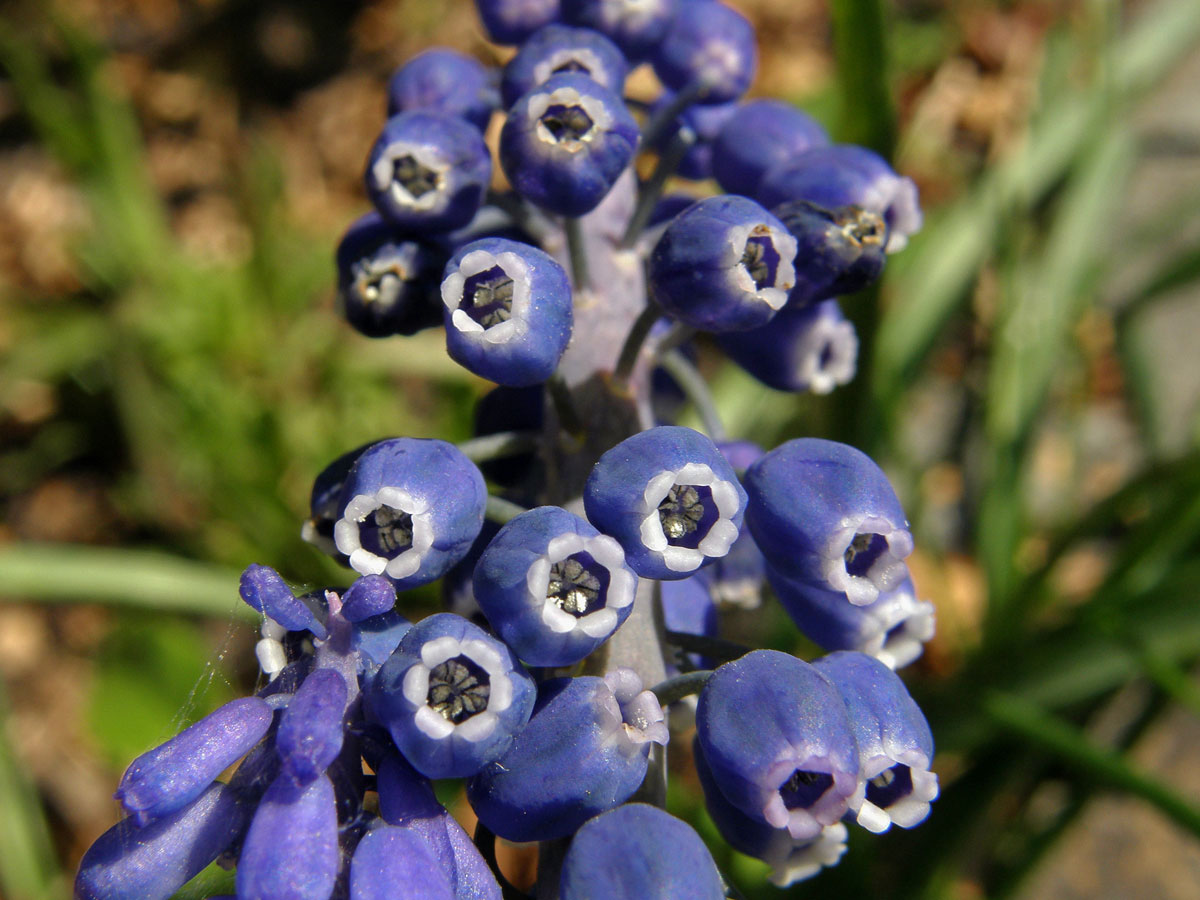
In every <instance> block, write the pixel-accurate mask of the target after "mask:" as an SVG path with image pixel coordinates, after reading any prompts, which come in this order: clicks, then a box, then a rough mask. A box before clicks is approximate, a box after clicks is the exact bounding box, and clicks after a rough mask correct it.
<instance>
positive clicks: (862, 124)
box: [831, 0, 896, 159]
mask: <svg viewBox="0 0 1200 900" xmlns="http://www.w3.org/2000/svg"><path fill="white" fill-rule="evenodd" d="M831 13H832V17H833V43H834V54H835V56H836V57H837V73H838V78H837V83H838V86H839V87H840V89H841V100H842V104H841V106H842V108H841V121H840V125H841V129H840V130H841V135H840V136H841V137H842V139H843V140H846V141H849V142H850V143H854V144H862V145H863V146H866V147H870V148H871V149H872V150H874V151H876V152H877V153H879V154H880V155H882V156H883V157H884V158H885V159H891V156H892V149H893V144H894V142H895V139H896V113H895V109H894V107H893V104H892V96H891V91H890V90H889V87H888V77H887V68H888V47H887V34H886V31H887V29H886V25H885V22H884V18H885V17H884V11H883V3H882V2H881V0H835V2H834V4H833V6H832V8H831Z"/></svg>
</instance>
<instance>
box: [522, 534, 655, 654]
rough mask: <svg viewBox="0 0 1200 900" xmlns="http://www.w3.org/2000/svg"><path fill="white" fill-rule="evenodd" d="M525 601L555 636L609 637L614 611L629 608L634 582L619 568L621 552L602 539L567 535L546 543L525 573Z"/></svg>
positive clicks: (622, 562)
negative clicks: (571, 633) (578, 633)
mask: <svg viewBox="0 0 1200 900" xmlns="http://www.w3.org/2000/svg"><path fill="white" fill-rule="evenodd" d="M525 584H526V588H527V590H528V594H527V602H528V603H529V604H530V605H531V606H534V607H535V608H540V610H541V617H542V622H544V623H545V625H546V627H548V628H549V629H550V630H551V631H553V632H555V633H556V634H568V633H570V632H573V631H580V632H582V633H583V634H586V635H587V636H588V637H593V638H603V637H607V636H608V635H610V634H612V633H613V631H615V630H616V628H617V623H618V621H619V618H620V617H619V614H618V610H621V609H624V608H625V607H627V606H629V605H630V604H632V603H633V600H634V597H635V596H636V594H637V578H636V577H635V576H634V575H633V574H632V573H631V572H630V571H629V570H628V569H627V568H626V567H625V552H624V551H623V550H622V549H621V545H620V544H618V543H617V541H616V540H615V539H614V538H611V537H609V536H608V535H597V536H596V537H584V536H582V535H579V534H575V533H573V532H568V533H565V534H560V535H558V536H557V537H554V538H552V539H551V540H550V543H549V544H547V546H546V552H545V553H543V554H542V555H541V556H539V557H538V558H537V559H536V560H534V561H533V563H532V564H531V565H530V567H529V568H528V569H527V570H526V572H525Z"/></svg>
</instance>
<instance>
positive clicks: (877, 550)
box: [821, 516, 913, 606]
mask: <svg viewBox="0 0 1200 900" xmlns="http://www.w3.org/2000/svg"><path fill="white" fill-rule="evenodd" d="M912 550H913V539H912V534H911V533H910V532H909V531H908V529H906V528H903V527H896V526H895V525H893V524H892V523H891V522H890V521H889V520H887V519H883V518H878V517H875V516H859V517H857V518H847V519H843V520H842V524H841V527H839V528H837V529H835V530H834V531H833V532H832V533H831V534H830V535H829V537H828V539H827V540H826V542H825V550H824V553H823V554H822V560H821V575H822V577H823V578H824V579H825V581H826V583H827V584H828V585H829V587H830V589H831V590H834V591H841V592H843V593H844V594H845V595H846V597H847V598H848V599H849V600H850V602H851V603H853V604H854V605H855V606H867V605H869V604H871V603H874V602H875V601H876V600H878V599H879V595H880V594H881V593H883V592H885V591H890V590H891V589H892V588H894V587H896V586H897V585H899V584H900V582H901V580H902V579H904V578H905V577H906V576H907V575H908V567H907V566H906V565H905V564H904V560H905V558H907V557H908V555H909V554H910V553H912Z"/></svg>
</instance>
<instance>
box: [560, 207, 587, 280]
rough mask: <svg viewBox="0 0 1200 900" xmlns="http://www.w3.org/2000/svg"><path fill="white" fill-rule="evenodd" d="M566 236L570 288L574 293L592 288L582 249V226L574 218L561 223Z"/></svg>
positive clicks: (577, 219) (584, 249) (584, 252)
mask: <svg viewBox="0 0 1200 900" xmlns="http://www.w3.org/2000/svg"><path fill="white" fill-rule="evenodd" d="M563 231H565V232H566V235H567V255H568V256H569V257H570V260H571V287H572V288H574V289H575V291H577V292H578V291H588V290H591V288H592V276H591V272H590V271H589V269H588V258H587V248H586V247H584V239H583V226H582V225H581V224H580V220H579V218H578V217H576V216H568V217H567V219H566V220H565V221H564V222H563Z"/></svg>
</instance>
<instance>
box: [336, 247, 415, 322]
mask: <svg viewBox="0 0 1200 900" xmlns="http://www.w3.org/2000/svg"><path fill="white" fill-rule="evenodd" d="M418 253H419V251H418V249H417V247H416V245H415V244H404V245H401V246H399V247H398V246H396V245H395V244H385V245H384V246H383V247H380V248H379V249H378V250H377V251H375V253H374V254H373V255H371V256H369V257H367V258H366V259H361V260H359V261H358V262H356V263H354V265H353V266H351V267H350V274H351V283H352V286H353V287H352V289H353V291H354V293H355V294H356V295H357V296H358V299H359V300H360V301H361V302H362V304H363V305H364V306H376V307H379V308H382V309H391V308H392V307H393V306H395V305H396V301H397V300H398V299H399V298H400V296H401V295H402V294H403V293H404V286H405V284H407V283H408V282H409V281H411V280H412V279H413V278H414V276H415V275H416V274H417V270H418V268H419V266H418V260H417V256H418Z"/></svg>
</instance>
